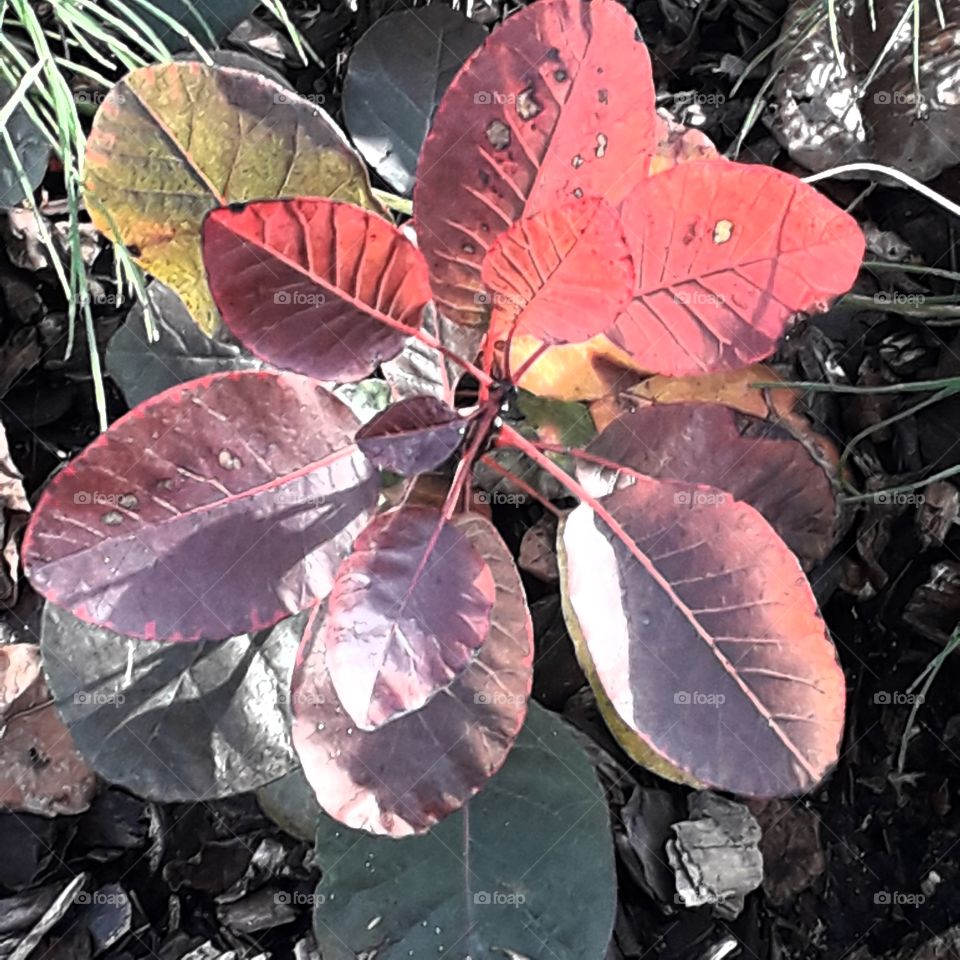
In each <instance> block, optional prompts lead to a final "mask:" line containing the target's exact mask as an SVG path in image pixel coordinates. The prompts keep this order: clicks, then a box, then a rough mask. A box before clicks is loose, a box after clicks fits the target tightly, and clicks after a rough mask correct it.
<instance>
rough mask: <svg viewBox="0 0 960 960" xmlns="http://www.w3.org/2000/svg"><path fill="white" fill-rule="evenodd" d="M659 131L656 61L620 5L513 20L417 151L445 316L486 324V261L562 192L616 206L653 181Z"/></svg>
mask: <svg viewBox="0 0 960 960" xmlns="http://www.w3.org/2000/svg"><path fill="white" fill-rule="evenodd" d="M655 124H656V113H655V110H654V90H653V81H652V78H651V73H650V57H649V55H648V53H647V48H646V47H645V46H644V45H643V43H642V42H640V41H639V40H638V39H637V27H636V23H635V22H634V20H633V19H632V18H631V17H630V15H629V14H628V13H627V12H626V10H624V9H623V7H621V6H620V5H619V4H618V3H616V2H614V0H591V2H590V3H583V2H582V0H538V2H537V3H534V4H531V5H530V6H528V7H525V8H524V9H523V10H521V11H520V12H518V13H516V14H514V15H513V16H511V17H510V18H508V19H507V21H506V22H505V23H504V24H503V25H502V26H501V27H499V28H497V29H496V30H495V31H494V32H493V33H492V34H491V35H490V37H489V38H488V39H487V41H486V43H484V45H483V46H482V47H481V48H480V50H478V51H477V52H476V53H475V54H474V55H473V56H472V57H471V58H470V59H469V60H468V61H467V62H466V63H465V64H464V66H463V68H462V69H461V70H460V72H459V73H458V74H457V76H456V77H455V78H454V80H453V82H452V83H451V84H450V86H449V88H448V89H447V92H446V94H445V95H444V98H443V100H442V102H441V104H440V107H439V108H438V110H437V113H436V116H435V117H434V121H433V126H432V128H431V130H430V133H429V135H428V136H427V139H426V141H425V142H424V145H423V149H422V150H421V152H420V161H419V164H418V166H417V186H416V188H415V191H414V210H415V218H416V227H417V238H418V242H419V244H420V249H421V250H422V251H423V254H424V256H425V257H426V259H427V263H428V264H429V266H430V279H431V283H432V286H433V291H434V295H435V296H436V299H437V303H438V305H439V306H440V309H441V311H442V312H443V313H444V314H446V315H447V316H449V317H450V318H451V319H454V320H457V321H459V322H460V323H471V324H475V323H482V322H483V321H484V320H485V319H486V314H487V309H486V306H485V300H484V297H483V293H484V289H483V284H482V283H481V278H480V265H481V262H482V261H483V257H484V254H485V253H486V252H487V250H489V249H490V247H491V245H492V244H493V242H494V240H496V238H497V237H498V236H499V234H501V233H502V232H503V231H504V230H505V229H506V228H507V227H509V226H510V225H511V224H512V223H515V222H516V221H517V220H519V219H520V218H521V217H522V216H531V215H533V214H534V213H536V212H537V211H538V210H542V209H549V207H550V206H551V205H552V203H553V200H554V198H555V197H556V196H557V195H561V196H573V195H576V196H603V197H605V198H606V199H607V200H608V201H609V202H610V203H611V204H614V205H615V204H617V203H619V201H620V200H621V199H622V198H623V197H624V196H625V195H626V193H627V192H628V190H629V189H630V187H631V186H632V185H633V183H634V181H635V180H636V179H637V178H638V177H640V176H644V175H645V174H646V170H647V166H648V164H649V162H650V158H651V156H652V155H653V151H654V148H655V141H656V128H655ZM577 191H579V192H577Z"/></svg>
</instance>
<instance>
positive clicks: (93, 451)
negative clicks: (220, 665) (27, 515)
mask: <svg viewBox="0 0 960 960" xmlns="http://www.w3.org/2000/svg"><path fill="white" fill-rule="evenodd" d="M357 424H358V421H357V418H356V417H355V416H354V415H353V414H352V413H351V412H350V410H349V409H348V408H347V406H346V405H345V404H343V403H342V402H341V401H340V400H338V399H337V398H336V397H334V396H332V395H331V394H330V393H328V392H327V391H326V390H324V389H323V388H322V387H321V386H320V385H319V384H317V383H316V382H314V381H312V380H309V379H307V378H305V377H299V376H295V375H293V374H276V373H267V372H230V373H221V374H214V375H213V376H209V377H204V378H202V379H200V380H194V381H191V382H190V383H187V384H184V385H180V386H176V387H171V388H170V389H169V390H166V391H165V392H163V393H161V394H158V395H157V396H156V397H153V398H151V399H150V400H148V401H147V402H146V403H144V404H141V405H140V406H139V407H137V408H136V409H135V410H133V411H132V412H131V413H129V414H127V415H126V416H125V417H122V418H121V419H120V420H118V421H117V422H116V423H115V424H113V426H111V428H110V429H109V430H108V431H107V432H106V433H104V434H102V435H101V436H100V437H98V438H97V439H96V440H95V441H94V442H93V443H92V444H90V446H89V447H87V449H86V450H84V451H83V453H82V454H80V456H78V457H77V458H76V459H75V460H74V461H73V462H72V463H70V464H69V465H68V466H67V467H66V469H64V470H63V471H62V472H61V473H59V474H57V476H55V477H54V478H53V480H52V481H51V482H50V485H49V486H48V487H47V489H46V491H45V493H44V494H43V496H42V497H41V499H40V502H39V504H38V505H37V510H36V513H35V514H34V517H33V522H32V523H31V525H30V527H29V529H28V531H27V535H26V537H25V539H24V545H23V552H24V560H25V565H26V569H27V572H28V574H29V576H30V579H31V581H32V582H33V585H34V586H35V587H36V589H37V590H39V591H40V593H42V594H44V595H45V596H46V597H47V598H48V599H50V600H53V601H54V602H55V603H58V604H59V605H60V606H62V607H66V608H67V609H68V610H69V611H70V612H71V613H73V614H74V615H76V616H78V617H80V618H81V619H82V620H85V621H87V622H88V623H93V624H96V625H98V626H105V627H109V628H110V629H111V630H115V631H117V632H118V633H125V634H129V635H131V636H135V637H142V638H144V639H147V640H154V639H166V640H196V639H200V638H205V639H210V640H217V639H221V638H224V637H230V636H233V635H235V634H238V633H243V632H246V631H250V630H258V629H261V628H263V627H266V626H270V625H272V624H274V623H276V622H277V621H278V620H280V619H281V618H282V617H285V616H287V615H288V614H290V613H296V612H297V611H299V610H302V609H304V608H306V607H308V606H310V605H311V604H313V603H315V602H316V601H317V600H318V599H322V598H323V597H325V596H326V595H327V593H329V591H330V587H331V585H332V583H333V578H334V575H335V572H336V569H337V566H338V564H339V562H340V560H341V559H342V558H343V556H344V555H345V554H346V552H347V551H348V550H349V548H350V546H351V544H352V543H353V540H354V538H355V537H356V535H357V533H358V532H359V531H360V530H361V529H362V528H363V525H364V524H365V523H366V521H367V519H368V518H369V516H370V512H371V510H372V509H373V507H374V506H375V504H376V498H377V483H376V474H375V473H374V471H373V470H372V468H371V466H370V464H369V462H368V461H367V459H366V457H364V455H363V454H362V453H361V452H360V451H359V450H358V449H357V447H356V445H355V444H354V443H353V435H354V432H355V431H356V428H357Z"/></svg>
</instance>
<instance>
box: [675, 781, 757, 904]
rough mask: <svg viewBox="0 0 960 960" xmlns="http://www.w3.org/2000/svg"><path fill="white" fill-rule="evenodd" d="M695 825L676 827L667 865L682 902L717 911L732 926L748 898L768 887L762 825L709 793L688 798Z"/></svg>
mask: <svg viewBox="0 0 960 960" xmlns="http://www.w3.org/2000/svg"><path fill="white" fill-rule="evenodd" d="M687 807H688V809H689V811H690V819H689V820H682V821H681V822H680V823H675V824H674V825H673V828H672V829H673V832H674V834H675V835H676V839H674V840H668V841H667V859H668V860H669V861H670V866H671V867H673V871H674V874H675V877H676V883H677V902H678V903H680V904H683V905H684V906H686V907H702V906H705V905H707V904H709V905H711V906H712V907H713V911H714V913H715V914H717V916H720V917H724V918H726V919H729V920H732V919H734V918H735V917H737V916H738V915H739V914H740V911H741V910H742V909H743V902H744V897H745V896H746V895H747V894H748V893H750V892H751V891H752V890H756V889H757V887H759V886H760V884H761V882H762V881H763V855H762V854H761V853H760V847H759V844H760V836H761V832H760V824H758V823H757V821H756V819H755V818H754V816H753V814H752V813H751V812H750V811H749V809H748V808H747V807H746V806H744V805H743V804H742V803H737V802H736V801H734V800H727V799H725V798H724V797H720V796H718V795H717V794H715V793H710V792H709V791H703V792H702V793H692V794H690V796H689V797H688V798H687Z"/></svg>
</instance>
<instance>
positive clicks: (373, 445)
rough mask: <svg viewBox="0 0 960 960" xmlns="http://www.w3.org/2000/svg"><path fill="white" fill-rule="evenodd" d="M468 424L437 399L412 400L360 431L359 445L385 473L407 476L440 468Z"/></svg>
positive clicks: (396, 407)
mask: <svg viewBox="0 0 960 960" xmlns="http://www.w3.org/2000/svg"><path fill="white" fill-rule="evenodd" d="M466 424H467V421H465V420H464V419H463V418H462V417H461V416H460V415H459V414H458V413H457V411H456V410H453V409H451V408H450V407H448V406H447V405H446V404H445V403H444V402H443V401H442V400H438V399H437V398H436V397H411V398H410V399H409V400H401V401H399V402H398V403H394V404H392V405H391V406H389V407H387V409H386V410H384V411H382V412H381V413H378V414H377V415H376V416H375V417H374V418H373V419H372V420H371V421H370V422H369V423H365V424H364V425H363V426H362V427H361V428H360V429H359V430H358V431H357V446H359V447H360V449H361V450H362V451H363V452H364V453H365V454H366V455H367V457H368V458H369V459H370V461H371V462H372V463H373V464H374V465H375V466H377V467H379V468H380V469H381V470H392V471H393V472H394V473H399V474H401V475H403V476H414V475H416V474H418V473H426V471H428V470H433V469H434V467H439V466H440V464H441V463H443V462H444V460H446V459H447V458H448V457H450V455H451V454H452V453H453V452H454V450H456V449H457V447H459V446H460V441H461V440H462V439H463V432H464V430H465V429H466Z"/></svg>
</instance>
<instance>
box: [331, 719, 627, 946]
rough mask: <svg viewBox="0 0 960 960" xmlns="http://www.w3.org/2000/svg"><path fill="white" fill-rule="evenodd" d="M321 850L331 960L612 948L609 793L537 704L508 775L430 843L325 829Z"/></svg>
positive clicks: (570, 738)
mask: <svg viewBox="0 0 960 960" xmlns="http://www.w3.org/2000/svg"><path fill="white" fill-rule="evenodd" d="M315 839H316V851H317V852H316V858H317V862H318V863H319V865H320V867H321V869H322V871H323V880H322V881H321V883H320V886H319V887H318V888H317V893H318V896H317V898H316V902H317V906H316V910H315V913H314V929H315V930H316V935H317V943H318V945H319V947H320V950H321V951H322V953H323V956H324V958H329V960H347V958H350V960H353V958H355V957H372V956H375V957H376V960H410V958H411V957H413V958H416V960H427V958H431V957H449V958H451V960H467V958H471V960H601V958H602V957H603V956H604V953H605V951H606V949H607V946H608V944H609V942H610V934H611V930H612V928H613V918H614V913H615V910H616V889H617V884H616V871H615V867H614V855H613V844H612V842H611V838H610V825H609V819H608V815H607V804H606V801H605V799H604V796H603V790H602V789H601V788H600V785H599V784H598V783H597V775H596V772H595V771H594V770H593V768H592V766H591V764H590V760H589V758H588V757H587V754H586V752H585V751H584V749H583V747H582V745H581V743H580V742H579V741H578V739H577V735H576V733H575V731H573V730H572V729H571V728H570V726H569V724H567V723H565V722H564V720H563V719H562V718H560V717H558V716H556V714H552V713H549V712H548V711H546V710H544V709H543V708H542V707H538V706H537V704H536V703H531V704H530V713H529V715H528V717H527V722H526V723H525V724H524V727H523V730H521V731H520V736H519V737H518V738H517V743H516V746H515V747H514V749H513V751H512V753H511V754H510V756H509V757H508V758H507V762H506V763H505V764H504V766H503V769H502V770H501V771H500V772H499V773H498V774H497V775H496V776H495V777H494V778H493V779H492V780H491V781H490V783H489V784H488V785H487V786H486V787H485V788H484V790H483V791H482V792H481V793H480V795H479V796H478V797H476V798H475V799H473V800H471V801H470V804H469V806H467V807H465V808H464V810H463V811H461V812H459V813H457V814H455V815H454V816H452V817H450V818H449V819H448V820H446V821H444V822H443V823H441V824H440V825H439V826H437V827H436V828H435V829H433V830H431V831H430V833H429V834H427V835H426V836H424V837H416V838H413V839H409V840H405V841H404V842H403V843H396V842H393V841H391V840H389V839H386V838H384V837H370V836H364V835H362V834H358V833H356V832H354V831H350V830H344V829H343V828H342V827H341V826H340V825H339V824H337V823H335V822H333V821H331V820H330V819H329V818H328V817H323V818H321V820H320V822H319V823H318V824H317V830H316V838H315ZM374 919H376V920H377V922H376V923H372V921H373V920H374ZM441 948H442V949H441Z"/></svg>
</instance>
